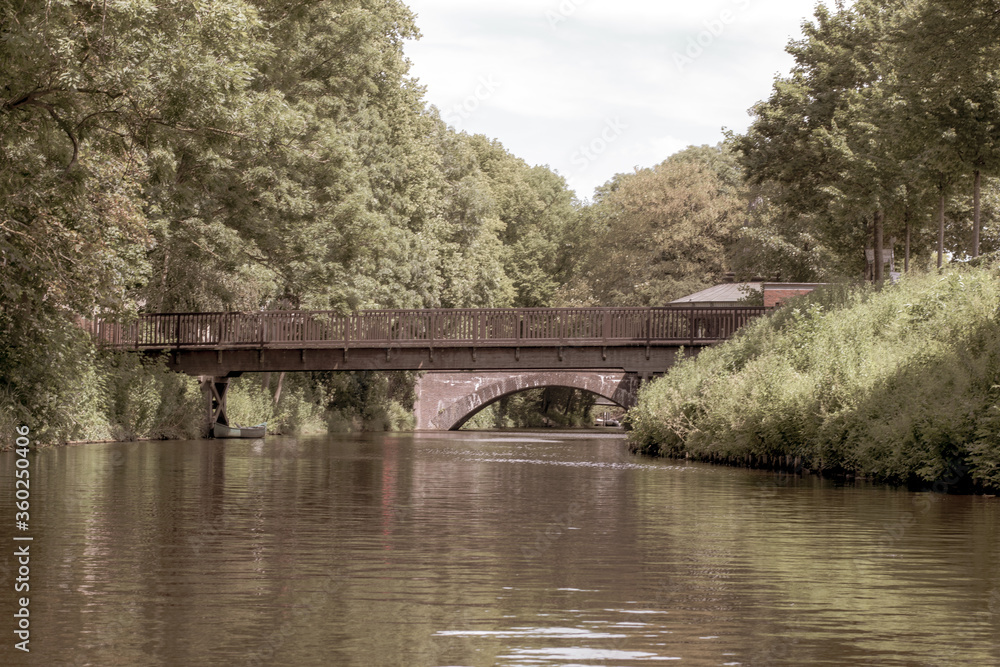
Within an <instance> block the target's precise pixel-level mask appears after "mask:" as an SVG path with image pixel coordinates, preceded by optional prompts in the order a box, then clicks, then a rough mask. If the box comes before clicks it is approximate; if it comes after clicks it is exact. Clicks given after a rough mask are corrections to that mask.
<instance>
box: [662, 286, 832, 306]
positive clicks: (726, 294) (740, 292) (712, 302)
mask: <svg viewBox="0 0 1000 667" xmlns="http://www.w3.org/2000/svg"><path fill="white" fill-rule="evenodd" d="M825 284H826V283H776V282H757V281H752V282H744V283H722V284H721V285H715V286H714V287H709V288H708V289H703V290H701V291H700V292H695V293H694V294H688V295H687V296H682V297H681V298H679V299H674V300H673V301H671V302H670V305H671V306H685V305H686V306H692V307H695V308H718V307H721V306H751V305H756V306H759V305H764V306H765V307H767V308H776V307H777V306H780V305H781V304H782V303H784V302H785V301H786V300H787V299H790V298H791V297H793V296H800V295H802V294H808V293H809V292H812V291H813V290H814V289H816V288H817V287H822V286H823V285H825Z"/></svg>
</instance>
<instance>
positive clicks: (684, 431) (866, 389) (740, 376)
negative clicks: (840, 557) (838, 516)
mask: <svg viewBox="0 0 1000 667" xmlns="http://www.w3.org/2000/svg"><path fill="white" fill-rule="evenodd" d="M997 273H998V272H997V269H996V265H995V264H994V265H991V266H990V267H986V268H971V267H955V268H952V269H950V270H949V271H948V272H947V273H945V274H937V273H933V274H918V275H914V274H910V275H908V276H906V277H904V279H903V280H902V281H901V282H900V283H899V284H898V285H894V286H886V287H885V288H884V289H883V290H881V291H877V290H874V289H873V288H871V287H868V286H859V287H854V288H838V289H831V290H824V291H823V292H817V293H815V294H813V295H810V296H809V297H804V298H800V299H797V300H795V301H793V302H791V303H789V304H788V305H787V306H785V307H784V308H782V309H780V310H779V311H777V312H776V313H774V315H772V316H771V317H770V318H765V319H761V320H759V321H757V322H755V323H753V324H751V325H750V326H748V327H747V328H746V329H745V330H744V331H742V332H741V334H740V335H738V336H737V337H735V338H734V339H733V340H731V341H728V342H727V343H725V344H723V345H720V346H718V347H716V348H713V349H709V350H705V351H704V352H702V353H701V354H700V355H699V356H698V357H697V358H696V359H694V360H690V361H685V362H683V363H681V364H679V365H677V366H675V367H674V368H673V369H671V371H670V372H669V373H668V374H667V375H666V376H664V377H663V378H662V379H660V380H658V381H656V382H653V383H651V384H650V385H649V386H647V387H646V388H645V389H644V390H643V391H642V392H641V394H640V399H639V404H638V406H637V407H636V408H635V409H633V410H632V411H631V412H630V413H629V421H630V423H631V425H632V428H633V430H632V432H631V435H630V437H631V440H632V447H633V448H634V449H636V450H638V451H643V452H647V453H650V454H666V455H672V456H678V455H682V454H684V455H689V456H693V457H695V458H706V459H713V460H714V459H730V460H737V459H738V460H741V461H745V460H746V459H747V458H748V457H762V458H765V459H767V458H768V457H774V456H793V457H802V459H803V460H804V461H805V462H806V465H807V466H811V467H816V468H823V469H838V470H839V469H842V470H849V471H853V472H856V473H859V474H862V475H867V476H871V477H875V478H879V479H884V480H888V481H894V482H933V481H935V480H940V479H944V478H946V477H949V476H951V475H952V474H953V472H954V470H955V469H956V468H962V467H963V466H967V467H969V468H970V470H969V473H970V476H971V479H972V480H975V482H976V483H977V484H979V485H980V486H991V487H997V486H998V485H1000V469H998V461H1000V445H998V444H997V442H998V440H1000V408H998V404H997V400H998V393H1000V392H998V390H997V388H996V385H997V384H998V378H1000V325H998V322H997V312H998V305H1000V284H998V281H997Z"/></svg>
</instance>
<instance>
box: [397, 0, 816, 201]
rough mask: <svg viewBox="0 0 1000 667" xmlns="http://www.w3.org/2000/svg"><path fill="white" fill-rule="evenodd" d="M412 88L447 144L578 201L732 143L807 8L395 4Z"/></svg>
mask: <svg viewBox="0 0 1000 667" xmlns="http://www.w3.org/2000/svg"><path fill="white" fill-rule="evenodd" d="M407 4H408V5H409V6H410V8H411V9H412V10H413V11H414V12H415V13H416V14H417V25H418V26H419V28H420V31H421V33H422V34H423V37H422V38H421V39H420V40H419V41H416V42H409V43H408V44H407V46H406V54H407V56H408V57H409V58H410V60H411V61H412V62H413V69H412V74H413V75H414V76H415V77H417V78H418V79H419V80H420V82H421V84H423V85H424V86H426V88H427V94H426V98H427V101H428V102H429V103H430V104H433V105H435V106H436V107H438V109H440V111H441V115H442V117H443V118H444V119H445V121H446V122H448V124H449V125H451V126H453V127H454V128H455V129H457V130H465V131H467V132H470V133H480V134H485V135H487V136H489V137H492V138H496V139H499V140H500V141H501V142H502V143H503V145H504V146H505V147H506V148H507V149H508V150H509V151H511V152H512V153H514V154H515V155H517V156H518V157H521V158H523V159H524V160H526V161H527V162H528V163H529V164H532V165H536V164H544V165H548V166H549V167H551V168H552V169H554V170H555V171H557V172H559V173H560V174H562V175H563V176H564V177H565V178H566V180H567V181H568V182H569V185H570V187H571V188H573V189H574V190H576V193H577V196H578V197H580V198H581V199H587V198H590V197H591V196H592V195H593V191H594V188H595V187H597V186H598V185H601V184H603V183H604V182H606V181H607V180H608V179H610V178H611V177H612V176H613V175H614V174H616V173H620V172H629V171H632V170H633V169H634V168H635V167H637V166H638V167H649V166H652V165H654V164H658V163H659V162H662V161H663V160H664V159H666V158H667V157H668V156H669V155H671V154H672V153H674V152H676V151H678V150H680V149H682V148H684V147H685V146H689V145H692V144H695V145H700V144H712V145H714V144H716V143H718V142H719V141H720V140H721V139H722V128H723V127H726V128H728V129H731V130H735V131H737V132H741V131H743V130H745V129H746V127H747V124H748V122H749V117H748V115H747V110H748V109H749V108H750V107H751V106H752V105H753V104H754V103H755V102H757V101H758V100H762V99H765V98H767V97H768V95H769V94H770V90H771V84H772V82H773V80H774V76H775V75H776V74H779V73H780V74H785V73H787V72H788V70H789V68H790V67H791V64H792V61H791V58H790V57H789V56H788V55H787V54H786V53H785V51H784V48H785V46H786V44H787V43H788V41H789V39H791V38H796V39H797V38H799V37H800V36H801V24H802V21H803V19H805V18H811V17H812V14H813V9H814V7H815V4H816V3H815V0H706V1H703V2H677V1H674V0H407Z"/></svg>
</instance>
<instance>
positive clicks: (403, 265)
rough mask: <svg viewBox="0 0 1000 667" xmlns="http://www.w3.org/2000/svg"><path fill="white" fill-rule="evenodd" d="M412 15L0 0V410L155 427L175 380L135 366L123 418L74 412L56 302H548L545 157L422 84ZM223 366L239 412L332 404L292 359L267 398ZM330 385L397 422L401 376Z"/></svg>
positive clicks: (335, 8) (301, 421)
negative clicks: (473, 124)
mask: <svg viewBox="0 0 1000 667" xmlns="http://www.w3.org/2000/svg"><path fill="white" fill-rule="evenodd" d="M417 36H418V33H417V30H416V27H415V24H414V17H413V14H412V12H410V10H409V9H408V8H407V7H406V6H405V5H404V4H403V3H401V2H398V1H397V0H388V1H386V2H379V3H371V2H367V1H366V0H332V1H327V0H305V1H303V2H297V3H293V4H291V5H287V6H286V4H275V3H272V2H264V1H263V0H206V1H205V2H198V3H189V2H181V3H176V2H175V3H162V2H161V3H150V2H145V1H144V0H122V1H120V2H112V3H103V4H101V3H97V4H94V3H73V2H48V3H38V2H23V1H20V0H13V1H6V2H4V1H0V71H2V72H3V77H4V82H3V89H4V92H3V93H0V278H2V280H0V377H3V378H4V382H3V383H0V384H2V386H0V393H2V394H3V395H4V396H5V397H7V398H6V399H5V400H8V401H9V402H10V403H11V409H12V410H14V411H15V412H14V413H13V414H16V415H18V416H17V418H18V419H28V418H29V417H30V418H31V419H32V420H34V423H37V424H38V432H39V433H41V434H42V436H43V437H44V438H46V439H48V440H50V441H53V442H55V441H60V440H66V439H69V438H76V437H79V436H80V434H82V433H97V432H99V431H101V430H102V429H104V431H105V432H108V433H110V429H112V427H113V428H114V429H117V431H116V432H120V433H121V434H122V437H140V436H141V434H147V433H158V432H159V431H158V429H160V426H157V423H158V422H157V421H156V420H157V419H158V417H157V416H156V415H157V414H158V413H157V410H159V409H160V408H159V407H157V408H155V409H154V404H156V399H155V398H154V397H155V396H158V395H159V393H160V392H161V391H172V390H173V389H171V388H170V387H167V386H166V385H165V384H164V383H163V381H162V378H160V379H157V378H156V377H155V376H154V375H148V374H146V372H145V371H142V372H139V370H138V369H132V370H133V371H135V372H137V373H139V374H138V375H137V376H136V377H135V378H132V379H130V380H129V382H130V383H131V384H129V387H130V389H131V390H132V392H133V395H131V396H130V397H128V398H127V399H126V398H124V397H122V396H118V397H115V398H114V399H113V400H112V398H110V397H109V398H108V400H110V401H111V403H110V404H109V405H111V406H112V408H113V410H115V411H117V412H116V413H115V414H116V416H115V417H114V419H121V420H122V421H121V423H118V422H115V423H114V424H104V425H103V426H101V425H100V424H98V423H97V422H94V423H90V422H87V423H84V422H81V421H80V419H82V417H81V416H80V415H83V414H92V415H97V414H99V413H100V412H101V410H100V409H99V408H98V407H96V406H97V405H98V404H99V403H100V402H101V400H103V399H101V397H99V396H97V395H96V393H95V392H96V389H95V387H96V384H93V382H94V377H92V376H88V375H87V372H91V373H93V372H97V371H94V370H93V369H92V368H91V367H92V366H93V364H94V362H93V360H92V358H91V357H92V354H93V352H92V350H89V348H88V346H87V344H86V343H85V342H84V341H82V340H78V339H77V338H78V337H74V336H75V335H74V334H73V333H72V331H71V329H70V328H69V327H67V326H65V320H66V319H67V318H68V314H70V313H76V314H78V315H81V316H85V317H93V316H94V314H95V313H98V314H100V315H101V316H106V317H116V316H117V317H121V318H124V319H127V318H128V317H130V316H131V315H132V314H134V313H135V312H136V311H137V310H139V309H140V308H143V309H146V310H150V311H202V310H258V309H261V308H272V309H274V308H286V309H287V308H330V309H336V310H340V311H349V310H352V309H360V308H370V307H440V306H456V307H457V306H507V305H531V306H542V305H550V304H551V303H552V302H553V300H554V299H555V298H556V290H557V287H558V285H559V284H560V283H561V282H562V280H563V277H564V274H565V272H566V270H567V269H566V267H567V262H566V260H565V255H564V253H563V249H564V247H565V246H564V243H563V234H564V229H565V228H566V227H567V226H568V225H569V224H570V223H571V222H572V220H574V219H575V217H576V215H577V211H576V204H575V202H574V201H573V200H572V196H571V194H570V192H569V190H568V189H567V187H566V184H565V181H564V180H563V179H562V178H560V177H559V176H557V175H556V174H554V173H553V172H552V171H550V170H549V169H547V168H544V167H530V166H529V165H527V164H525V163H524V162H523V161H521V160H519V159H517V158H515V157H514V156H512V155H511V154H510V153H508V152H507V151H506V150H505V149H504V148H503V147H502V146H501V145H500V144H499V143H498V142H495V141H490V140H488V139H486V138H485V137H481V136H473V137H470V136H468V135H465V134H457V133H455V132H454V131H452V130H450V129H448V128H447V127H446V126H445V125H444V123H443V122H442V121H441V120H440V118H439V117H438V114H437V112H436V111H435V110H434V109H428V108H426V106H425V104H424V101H423V99H422V94H423V91H422V88H421V87H420V86H418V85H417V84H416V82H415V81H414V80H413V79H411V78H410V76H409V62H408V61H407V59H406V58H405V55H404V53H403V42H404V40H406V39H411V38H415V37H417ZM29 340H30V341H32V345H33V346H34V347H32V346H27V345H25V344H24V342H23V341H29ZM39 341H40V342H39ZM49 353H51V354H49ZM88 355H90V356H88ZM53 359H55V360H56V361H55V362H53V361H52V360H53ZM43 360H44V363H43ZM88 369H90V370H89V371H88ZM114 372H118V371H117V370H115V371H114ZM121 372H124V371H121ZM87 378H89V380H87ZM85 381H90V382H91V384H85ZM143 383H148V384H143ZM362 384H365V383H362ZM244 385H245V386H244ZM292 385H295V383H292ZM236 386H237V388H236V391H235V394H234V403H235V406H236V413H237V415H240V418H241V419H244V418H245V420H247V421H255V422H256V421H262V420H263V419H264V418H265V417H266V418H267V419H268V420H269V421H270V422H271V423H273V424H274V425H275V428H277V429H291V430H296V429H299V428H305V427H307V426H306V425H307V424H309V425H310V426H308V428H314V427H315V424H316V422H317V419H318V414H319V412H320V411H322V410H325V409H326V408H327V407H328V406H327V405H326V404H324V403H323V400H326V398H329V397H323V398H322V400H321V398H320V395H319V394H317V395H315V396H314V395H312V393H311V392H312V391H313V389H314V388H313V387H312V386H311V385H309V384H308V383H305V384H301V385H295V386H291V387H290V388H289V390H288V391H285V392H284V393H283V394H282V395H281V396H282V400H281V402H279V404H278V405H277V406H273V407H270V408H269V407H268V404H267V401H266V400H265V396H264V395H263V392H256V390H254V389H252V388H251V385H250V384H248V383H245V382H238V383H236ZM366 386H367V384H366ZM296 387H298V388H296ZM349 390H350V388H348V387H346V386H345V387H344V389H343V391H340V392H339V395H340V396H341V398H338V399H336V400H331V405H332V406H333V407H332V409H334V410H336V411H341V412H343V414H344V415H346V416H345V417H344V419H345V420H346V421H348V422H351V423H354V421H357V422H358V424H359V427H364V428H368V427H371V428H401V427H404V426H405V425H406V423H407V420H408V419H409V417H407V416H406V415H405V414H404V413H405V412H406V411H407V409H406V401H405V399H404V400H400V399H399V398H390V399H389V402H387V403H385V404H384V405H382V404H379V403H378V401H380V400H381V398H382V395H381V394H380V392H378V391H367V390H365V391H363V392H362V393H363V396H365V397H366V398H364V399H362V403H363V405H362V404H359V405H354V404H348V403H350V401H347V399H344V398H343V395H345V393H346V392H347V391H349ZM271 391H272V395H276V394H277V387H274V388H272V390H271ZM295 397H298V398H295ZM293 399H294V400H293ZM311 405H316V406H319V407H317V408H312V407H310V406H311ZM84 406H89V407H84ZM241 411H245V413H243V414H241ZM7 414H12V413H10V412H8V413H7ZM95 419H96V417H95ZM114 419H113V421H114ZM98 421H99V420H98Z"/></svg>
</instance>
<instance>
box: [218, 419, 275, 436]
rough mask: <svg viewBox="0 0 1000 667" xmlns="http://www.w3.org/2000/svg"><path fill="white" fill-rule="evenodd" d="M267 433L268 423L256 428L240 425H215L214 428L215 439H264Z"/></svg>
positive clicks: (258, 425)
mask: <svg viewBox="0 0 1000 667" xmlns="http://www.w3.org/2000/svg"><path fill="white" fill-rule="evenodd" d="M266 432H267V422H264V423H263V424H257V425H256V426H247V427H241V426H238V425H234V426H228V425H226V424H215V425H214V426H212V437H213V438H263V437H264V435H265V434H266Z"/></svg>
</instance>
